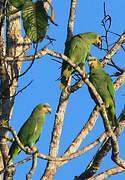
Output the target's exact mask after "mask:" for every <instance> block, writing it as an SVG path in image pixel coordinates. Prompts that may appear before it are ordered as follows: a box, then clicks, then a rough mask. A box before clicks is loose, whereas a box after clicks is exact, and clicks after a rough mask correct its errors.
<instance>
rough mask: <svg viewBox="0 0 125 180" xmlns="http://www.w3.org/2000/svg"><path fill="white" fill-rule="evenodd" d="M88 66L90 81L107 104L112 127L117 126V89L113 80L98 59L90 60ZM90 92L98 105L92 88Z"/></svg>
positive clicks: (92, 58)
mask: <svg viewBox="0 0 125 180" xmlns="http://www.w3.org/2000/svg"><path fill="white" fill-rule="evenodd" d="M88 64H89V67H90V76H89V80H90V82H91V83H92V84H93V85H94V87H95V88H96V90H97V92H98V93H99V95H100V96H101V98H102V100H103V102H104V103H105V107H106V112H107V116H108V119H109V123H110V125H111V126H115V125H116V124H117V121H116V115H115V89H114V85H113V82H112V79H111V77H110V76H109V75H108V74H107V73H106V72H105V71H104V69H103V67H102V65H101V62H100V61H99V60H98V59H96V58H94V57H91V58H89V59H88ZM89 92H90V95H91V97H92V98H93V99H94V101H95V102H96V104H98V102H97V100H96V97H95V96H94V94H93V93H92V91H91V89H90V88H89Z"/></svg>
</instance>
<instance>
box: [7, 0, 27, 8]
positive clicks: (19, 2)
mask: <svg viewBox="0 0 125 180" xmlns="http://www.w3.org/2000/svg"><path fill="white" fill-rule="evenodd" d="M9 2H10V3H11V4H12V5H13V6H14V7H16V8H21V7H22V6H23V5H24V3H25V2H26V0H9Z"/></svg>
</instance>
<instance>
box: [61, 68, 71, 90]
mask: <svg viewBox="0 0 125 180" xmlns="http://www.w3.org/2000/svg"><path fill="white" fill-rule="evenodd" d="M70 76H71V70H69V69H68V68H67V69H65V70H64V71H63V73H62V77H61V83H60V89H61V90H63V89H64V88H65V87H66V86H67V84H68V81H69V78H70Z"/></svg>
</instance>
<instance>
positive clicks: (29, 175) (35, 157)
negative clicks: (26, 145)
mask: <svg viewBox="0 0 125 180" xmlns="http://www.w3.org/2000/svg"><path fill="white" fill-rule="evenodd" d="M34 148H35V147H34ZM35 151H36V149H34V152H35ZM32 156H33V158H32V167H31V169H30V171H29V173H28V174H27V175H26V179H27V180H31V177H32V175H33V174H34V172H35V170H36V167H37V152H35V153H34V154H33V155H32Z"/></svg>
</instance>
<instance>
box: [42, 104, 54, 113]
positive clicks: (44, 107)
mask: <svg viewBox="0 0 125 180" xmlns="http://www.w3.org/2000/svg"><path fill="white" fill-rule="evenodd" d="M42 112H43V113H46V114H48V113H51V112H52V109H51V107H50V105H49V104H48V103H45V104H44V106H43V108H42Z"/></svg>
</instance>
